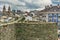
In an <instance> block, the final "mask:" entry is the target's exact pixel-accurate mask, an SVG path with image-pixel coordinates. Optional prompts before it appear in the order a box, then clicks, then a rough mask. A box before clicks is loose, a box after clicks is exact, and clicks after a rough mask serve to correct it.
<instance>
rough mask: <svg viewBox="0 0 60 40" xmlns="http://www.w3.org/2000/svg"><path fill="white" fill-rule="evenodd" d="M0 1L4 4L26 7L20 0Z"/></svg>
mask: <svg viewBox="0 0 60 40" xmlns="http://www.w3.org/2000/svg"><path fill="white" fill-rule="evenodd" d="M0 1H2V2H10V3H12V4H15V5H25V3H24V2H20V1H18V0H0Z"/></svg>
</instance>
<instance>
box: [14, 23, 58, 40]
mask: <svg viewBox="0 0 60 40" xmlns="http://www.w3.org/2000/svg"><path fill="white" fill-rule="evenodd" d="M15 26H16V40H57V38H58V36H57V26H56V23H42V24H25V23H18V24H15Z"/></svg>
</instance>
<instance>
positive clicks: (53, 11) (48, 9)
mask: <svg viewBox="0 0 60 40" xmlns="http://www.w3.org/2000/svg"><path fill="white" fill-rule="evenodd" d="M39 14H41V15H42V19H43V20H46V22H56V23H58V26H59V25H60V5H59V4H58V5H57V6H52V5H48V6H45V9H44V10H41V11H40V13H39ZM43 15H44V16H43ZM44 17H45V19H44Z"/></svg>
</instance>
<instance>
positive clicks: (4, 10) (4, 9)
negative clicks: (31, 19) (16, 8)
mask: <svg viewBox="0 0 60 40" xmlns="http://www.w3.org/2000/svg"><path fill="white" fill-rule="evenodd" d="M5 12H6V8H5V5H4V6H3V13H5Z"/></svg>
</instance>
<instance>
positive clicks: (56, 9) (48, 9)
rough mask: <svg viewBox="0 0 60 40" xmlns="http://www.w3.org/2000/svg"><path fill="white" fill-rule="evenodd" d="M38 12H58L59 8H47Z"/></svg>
mask: <svg viewBox="0 0 60 40" xmlns="http://www.w3.org/2000/svg"><path fill="white" fill-rule="evenodd" d="M40 12H60V6H51V7H47V8H45V9H44V10H41V11H40Z"/></svg>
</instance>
